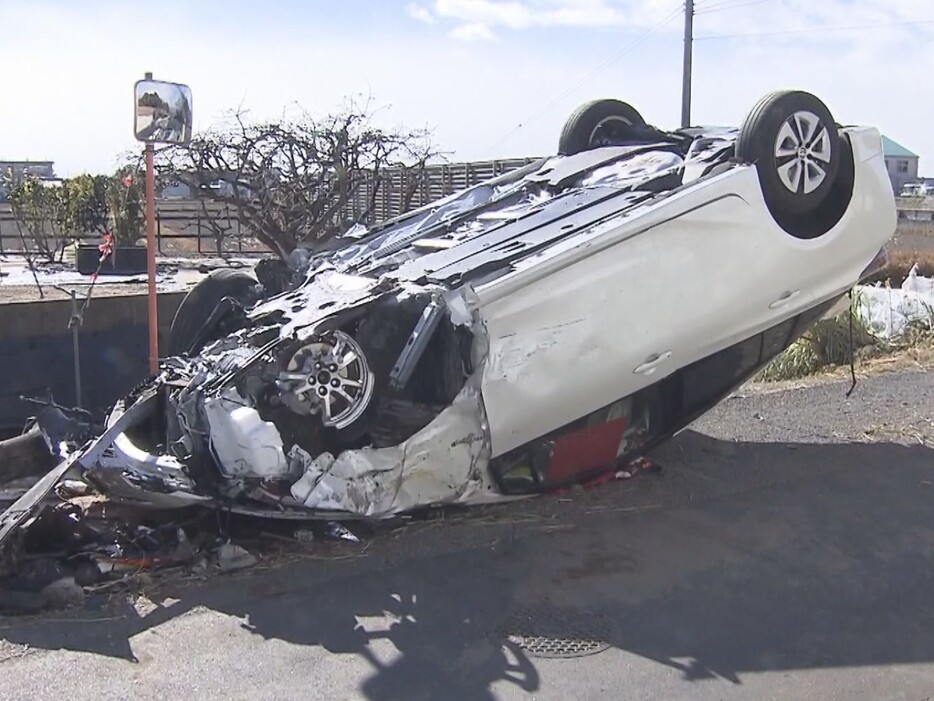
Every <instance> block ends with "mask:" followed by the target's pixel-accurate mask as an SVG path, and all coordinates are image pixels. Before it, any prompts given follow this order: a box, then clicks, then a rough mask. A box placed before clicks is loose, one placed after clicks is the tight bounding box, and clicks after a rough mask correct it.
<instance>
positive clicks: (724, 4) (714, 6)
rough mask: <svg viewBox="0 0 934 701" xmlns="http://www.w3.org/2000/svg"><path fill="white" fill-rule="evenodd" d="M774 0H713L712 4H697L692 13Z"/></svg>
mask: <svg viewBox="0 0 934 701" xmlns="http://www.w3.org/2000/svg"><path fill="white" fill-rule="evenodd" d="M773 1H774V0H746V1H745V2H715V3H713V4H712V5H708V4H706V3H705V4H703V5H698V8H697V10H695V12H694V14H698V15H701V14H707V13H708V12H720V11H722V10H735V9H737V8H740V7H749V6H750V5H761V4H763V3H766V2H773Z"/></svg>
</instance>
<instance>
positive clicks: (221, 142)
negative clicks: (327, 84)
mask: <svg viewBox="0 0 934 701" xmlns="http://www.w3.org/2000/svg"><path fill="white" fill-rule="evenodd" d="M370 105H371V102H370V101H369V100H367V101H365V103H364V104H363V105H360V104H357V103H356V102H354V101H348V103H347V106H346V107H345V108H344V109H342V110H341V111H340V112H337V113H333V114H330V115H327V116H325V117H322V118H317V119H316V118H313V117H311V116H309V115H308V114H305V113H303V114H302V115H301V117H300V118H298V119H294V120H286V119H283V120H280V121H267V122H260V123H249V122H247V121H246V120H245V119H244V115H243V113H241V112H235V113H234V114H233V115H232V118H231V119H230V121H229V123H228V124H227V125H225V126H222V127H220V128H215V129H213V130H210V131H208V132H206V133H203V134H201V135H197V136H196V137H195V138H193V139H192V140H191V142H190V143H188V144H186V145H184V146H175V147H171V148H167V149H165V150H163V151H162V152H160V154H159V158H158V160H157V169H158V171H159V175H160V177H162V178H166V179H172V180H176V181H180V182H183V183H185V184H186V185H188V186H189V187H190V188H191V189H192V190H193V191H194V192H195V193H197V194H199V195H200V196H201V198H202V209H203V213H204V214H205V219H206V220H207V221H208V222H209V226H210V227H211V230H212V233H214V235H215V237H216V238H217V239H218V249H219V250H220V244H221V239H222V238H224V237H225V236H227V235H228V234H229V233H230V228H231V227H230V223H229V219H227V218H221V217H218V216H216V213H215V216H211V213H210V212H209V211H208V204H209V203H222V204H223V205H225V207H229V208H230V211H231V212H232V214H233V216H234V217H235V220H236V221H237V222H238V224H239V226H238V229H239V230H241V231H248V232H250V233H252V234H253V235H255V236H256V237H257V238H258V239H259V240H260V241H261V242H262V243H264V244H265V245H267V246H269V248H271V249H272V250H273V251H275V252H277V253H278V254H279V256H281V257H282V258H283V259H284V258H287V257H288V255H289V253H291V251H292V250H294V249H295V248H296V247H297V246H299V245H306V246H308V247H309V248H316V247H318V246H320V245H322V244H324V243H325V242H326V241H327V240H328V239H331V238H333V237H334V236H335V235H336V234H337V233H339V231H340V230H341V225H342V223H343V222H341V214H342V212H343V210H344V209H345V207H346V206H347V205H348V203H349V202H351V200H352V199H353V198H354V197H355V195H357V194H358V193H359V192H360V191H361V189H362V188H366V190H364V192H368V193H369V198H368V203H367V207H366V211H364V212H363V215H362V216H361V217H359V219H360V220H362V221H364V222H366V221H367V220H368V219H369V215H370V213H371V212H372V208H373V206H374V204H375V201H376V193H377V192H378V190H379V187H380V184H381V182H382V178H383V176H384V174H385V173H386V172H387V171H399V172H402V173H405V174H406V175H409V176H410V180H411V181H414V182H416V183H417V181H418V176H419V175H420V174H421V173H422V172H423V171H424V168H425V166H426V164H427V163H428V162H429V161H430V160H432V159H435V158H437V157H439V156H440V153H439V152H437V151H436V150H435V149H434V148H433V146H432V144H431V141H430V138H429V133H428V132H427V131H426V130H408V129H402V128H395V129H384V128H381V127H379V126H376V124H375V123H374V120H373V111H372V110H371V108H370ZM413 194H414V190H413V191H412V192H410V193H406V195H405V198H406V202H411V198H412V195H413Z"/></svg>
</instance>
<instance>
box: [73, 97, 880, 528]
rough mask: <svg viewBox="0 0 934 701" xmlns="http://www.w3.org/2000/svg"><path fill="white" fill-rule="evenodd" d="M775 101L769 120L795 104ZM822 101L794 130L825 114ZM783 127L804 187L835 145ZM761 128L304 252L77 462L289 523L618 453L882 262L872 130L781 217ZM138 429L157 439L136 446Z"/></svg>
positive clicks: (501, 483) (514, 186)
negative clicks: (284, 277) (289, 274)
mask: <svg viewBox="0 0 934 701" xmlns="http://www.w3.org/2000/svg"><path fill="white" fill-rule="evenodd" d="M768 99H771V100H772V101H773V102H771V103H769V102H763V103H760V106H757V108H756V109H755V110H754V112H753V115H754V116H755V115H759V117H761V116H762V114H764V112H763V109H764V108H761V105H762V104H765V105H766V107H768V106H769V105H773V106H774V105H775V104H778V105H781V104H782V103H781V100H784V99H785V98H784V97H781V96H779V97H778V98H775V97H771V98H768ZM791 99H792V100H798V99H799V97H798V96H795V95H793V96H792V98H791ZM804 99H805V100H808V99H810V98H807V97H806V98H804ZM776 100H777V102H776ZM802 104H805V103H802ZM806 104H810V103H806ZM810 109H811V108H810V107H809V108H808V109H807V110H805V109H803V108H802V109H799V111H797V112H794V113H792V116H791V117H789V120H798V121H797V122H795V124H797V125H798V127H801V125H802V124H804V125H805V126H807V125H808V120H811V121H812V122H814V123H816V122H817V120H818V117H817V116H815V113H812V112H811V111H810ZM814 109H817V108H816V107H815V108H814ZM817 111H818V112H820V111H821V110H820V109H817ZM575 118H576V117H575ZM604 121H605V120H604ZM753 122H755V120H753ZM790 123H791V121H789V122H787V123H786V124H784V125H783V126H782V127H781V128H782V129H783V130H784V131H780V132H778V136H774V135H773V134H771V133H767V134H766V136H767V137H768V138H767V139H766V140H765V141H762V143H764V144H765V147H767V148H768V149H774V152H775V157H776V158H775V163H776V164H780V161H781V163H786V162H787V163H790V162H791V161H790V160H789V159H791V160H794V159H797V162H798V163H800V164H801V165H800V170H798V171H796V170H793V168H794V167H795V163H791V165H783V166H781V167H783V168H789V170H786V171H785V175H790V176H791V177H790V179H789V181H791V180H793V179H794V176H795V175H796V174H798V175H800V178H799V180H798V181H796V182H798V187H799V191H798V192H799V193H804V194H803V195H802V197H803V198H805V199H806V198H807V197H808V193H813V192H815V191H816V188H818V187H823V185H821V182H822V178H821V177H820V174H822V173H824V170H821V169H820V168H817V169H815V168H811V169H810V170H808V168H809V167H810V164H812V163H817V164H818V166H821V164H822V163H824V162H823V161H819V160H818V161H813V158H818V159H820V158H826V159H828V161H827V163H829V159H830V157H831V156H830V155H829V154H830V153H831V152H830V150H829V149H830V147H829V146H828V143H830V142H829V141H826V142H823V143H817V141H818V140H819V139H820V138H826V137H821V136H820V134H819V133H817V132H812V133H811V136H812V137H813V138H811V137H809V136H808V130H807V129H805V128H803V127H801V128H802V132H801V133H802V143H803V144H804V145H803V146H801V147H800V148H797V147H796V148H797V150H794V149H792V150H789V148H790V147H789V146H788V144H787V143H785V141H786V140H787V139H786V136H787V133H788V127H787V124H790ZM601 124H602V122H601ZM626 125H627V126H631V125H629V123H628V122H626ZM762 125H765V126H762ZM817 126H818V127H820V124H818V125H817ZM798 127H795V128H798ZM811 127H813V124H811ZM767 128H773V129H777V126H775V125H773V126H771V127H770V126H769V123H768V120H765V121H762V120H761V119H760V121H759V123H758V126H755V125H754V127H748V125H744V128H743V130H742V131H741V132H739V135H740V136H739V140H737V132H736V131H732V132H731V131H729V130H722V129H720V130H703V129H696V130H693V131H691V132H686V131H682V132H668V133H666V132H660V131H658V130H654V128H650V129H648V130H647V131H646V132H645V133H644V134H643V135H642V136H640V137H639V139H641V140H639V139H636V140H635V142H632V143H624V144H622V145H620V144H616V145H613V144H610V145H606V146H599V145H598V146H595V147H592V148H587V149H585V150H582V151H579V152H577V153H574V154H573V155H559V156H555V157H554V158H550V159H543V160H542V161H540V162H537V163H535V164H532V165H530V166H528V167H526V168H523V169H520V170H519V171H516V172H514V173H511V174H507V175H506V176H500V177H499V178H496V179H494V180H492V181H489V182H487V183H483V184H481V185H478V186H475V187H472V188H469V189H468V190H465V191H462V192H459V193H455V194H454V195H451V196H449V197H446V198H444V199H443V200H441V201H439V202H435V203H432V204H431V205H429V206H426V207H423V208H421V209H418V210H416V211H413V212H410V213H407V214H405V215H403V216H401V217H399V218H397V219H396V220H393V221H390V222H386V223H384V224H382V225H381V226H379V227H376V228H374V229H373V230H372V231H369V232H366V233H364V234H361V233H360V232H359V227H355V228H354V230H353V233H354V236H353V237H352V239H349V240H350V241H351V243H349V244H348V245H347V246H345V247H343V248H340V249H338V250H336V251H333V252H327V253H324V254H320V255H317V256H313V257H312V258H311V260H310V261H309V260H307V258H306V263H307V265H308V269H307V272H305V273H304V277H303V280H302V282H301V283H300V284H298V285H297V286H296V287H294V288H293V289H288V290H285V291H283V292H282V293H280V294H275V295H273V296H271V297H269V298H268V299H266V300H264V301H261V302H259V303H258V304H255V305H251V306H248V307H247V308H246V309H245V310H241V311H240V312H235V313H234V312H231V314H234V316H235V317H236V328H237V330H236V331H234V332H232V333H229V334H227V335H220V336H217V335H215V337H213V338H207V339H204V340H203V341H198V342H197V343H195V344H194V345H192V349H193V351H192V353H191V355H190V357H184V356H179V357H173V358H169V359H168V360H166V361H165V362H163V364H162V371H161V374H160V375H159V377H157V378H156V379H155V380H154V381H153V382H151V383H150V385H149V387H148V388H145V389H143V390H141V391H139V392H136V393H135V394H134V395H132V396H131V397H129V398H128V399H126V400H124V401H121V402H119V403H118V404H117V405H116V407H115V408H114V410H113V411H112V413H111V415H110V418H109V421H108V431H107V432H106V433H105V434H104V437H102V438H101V439H99V441H100V440H104V441H105V443H106V445H104V446H103V447H101V445H100V444H99V443H97V444H95V445H93V446H90V447H88V448H86V449H85V451H84V452H83V453H82V455H79V456H77V457H76V458H75V459H76V460H77V462H78V463H79V464H81V465H82V466H83V468H84V469H85V473H86V475H87V477H88V479H90V480H91V481H92V482H94V483H95V484H96V485H97V486H98V487H99V488H101V489H102V490H103V491H105V492H107V493H109V494H110V495H111V496H112V497H115V498H116V497H121V498H128V499H134V500H136V501H137V502H140V503H146V502H147V501H148V502H151V503H153V504H157V505H159V506H167V505H170V504H178V505H186V504H191V503H199V504H213V505H222V506H223V508H226V509H230V510H233V511H241V512H244V513H259V514H263V515H267V516H280V517H287V518H336V517H350V518H361V517H372V518H383V517H388V516H392V515H395V514H398V513H401V512H405V511H410V510H412V509H417V508H420V507H425V506H430V505H437V504H451V503H483V502H489V501H498V500H503V499H510V498H516V497H521V496H526V495H529V494H533V493H537V492H541V491H546V490H548V489H552V488H554V487H556V486H561V485H564V484H567V483H571V482H575V481H581V480H584V479H588V478H589V477H590V476H592V475H594V474H598V473H600V472H605V471H606V470H609V469H614V466H615V465H616V464H618V462H619V461H621V460H627V459H631V458H633V457H636V456H638V455H641V454H642V453H643V452H644V451H645V450H647V449H649V448H651V447H652V446H653V445H656V444H657V443H658V442H660V441H662V440H664V439H665V438H666V437H668V436H670V435H672V434H673V433H676V432H677V431H678V430H681V429H682V428H684V427H685V426H686V425H687V424H689V423H690V422H691V421H692V420H693V419H694V418H696V416H698V415H700V414H702V413H703V412H704V411H706V410H708V409H710V408H711V407H712V406H713V405H714V404H716V402H717V401H719V400H720V399H722V398H723V397H724V396H726V395H727V394H728V392H729V391H730V390H731V389H732V388H733V387H735V385H736V384H738V383H741V382H742V381H744V380H745V379H748V377H750V376H751V375H752V374H753V373H754V372H755V371H756V370H758V369H759V368H760V367H762V366H763V365H764V364H766V363H767V362H768V361H770V360H771V359H772V358H774V357H775V356H776V355H777V354H778V353H779V352H781V351H782V350H783V349H784V348H786V347H787V346H788V345H789V344H790V343H791V342H792V341H793V340H794V338H796V337H798V336H800V334H801V333H803V332H804V331H805V330H806V329H807V328H808V326H809V325H810V324H811V323H813V322H814V321H816V320H817V318H819V317H820V315H822V314H825V313H827V312H828V311H829V310H830V309H831V308H832V307H833V306H834V304H835V303H836V302H838V301H839V299H840V298H841V297H842V296H843V295H845V293H846V292H847V291H848V290H850V289H851V288H852V287H853V286H854V285H856V284H857V283H858V282H860V281H861V279H863V278H864V277H865V275H867V274H868V273H869V272H870V271H871V270H873V269H874V266H876V267H878V265H879V262H880V260H883V259H884V257H885V256H884V246H885V244H886V242H887V241H888V240H889V239H890V238H891V237H892V235H893V234H894V231H895V224H896V212H895V201H894V196H893V193H892V188H891V185H890V184H889V180H888V176H887V174H886V169H885V163H884V159H883V154H882V143H881V136H880V134H879V132H878V131H877V130H876V129H874V128H871V127H847V128H844V129H841V130H839V148H840V149H841V150H842V155H839V154H838V153H837V151H836V150H834V151H833V155H834V158H838V159H839V162H840V163H841V164H842V165H840V166H839V170H838V171H837V170H835V171H834V173H835V174H834V176H833V177H834V178H835V180H833V183H832V188H831V193H830V194H829V195H827V196H826V197H825V200H826V204H824V205H821V207H820V208H818V209H816V210H814V212H813V215H811V214H802V212H800V211H795V212H794V213H793V214H788V213H787V212H784V211H779V210H778V209H776V205H775V201H776V200H774V198H773V199H771V200H770V199H769V198H770V197H773V195H768V196H767V192H766V187H765V185H764V184H763V183H764V182H765V180H763V178H764V177H765V176H764V175H763V173H764V171H763V170H762V169H763V168H766V167H768V164H767V163H766V164H765V165H763V163H764V162H765V161H763V163H754V162H750V161H749V159H748V158H747V159H745V160H744V159H743V158H739V157H734V156H732V155H731V154H733V153H734V151H735V152H740V151H742V152H743V153H745V152H747V151H748V150H749V149H750V148H751V147H750V146H749V144H750V143H753V146H755V145H756V143H755V139H752V137H750V133H751V134H752V135H753V136H756V134H757V132H756V131H755V130H756V129H759V132H762V130H764V129H767ZM815 128H816V127H815ZM594 133H596V132H594ZM640 133H641V132H640ZM814 134H817V135H816V136H815V135H814ZM809 139H810V141H809ZM744 140H745V141H744ZM760 141H761V139H760ZM806 142H809V143H806ZM688 144H690V145H689V146H688ZM833 144H834V145H833V149H837V148H838V145H837V142H833ZM812 146H813V148H812ZM785 152H787V153H790V154H792V156H789V157H788V158H784V157H783V154H784V153H785ZM769 153H771V151H768V152H767V155H768V154H769ZM812 156H813V158H812ZM782 158H784V160H781V159H782ZM809 159H812V160H809ZM765 160H766V161H767V160H768V159H767V158H766V159H765ZM827 163H824V165H827ZM821 167H823V166H821ZM832 170H833V169H831V168H830V167H829V166H827V168H826V172H827V173H830V172H831V171H832ZM837 173H839V174H837ZM828 177H830V176H828ZM806 178H812V180H813V181H807V182H806V183H805V185H801V184H800V183H801V182H802V181H803V180H802V179H806ZM786 179H787V178H786ZM826 184H830V180H828V181H827V183H826ZM770 187H771V186H770ZM778 187H779V188H781V187H782V186H781V185H778ZM809 188H810V189H809ZM779 194H780V195H782V196H783V197H785V199H786V200H787V199H788V197H789V196H790V193H783V194H782V193H781V192H779ZM791 194H793V195H794V197H797V196H798V195H797V194H794V193H791ZM821 201H824V200H821ZM776 212H778V213H776ZM795 217H797V218H795ZM880 253H881V254H882V255H881V256H880ZM218 309H219V307H218ZM214 311H215V313H216V312H217V309H215V310H214ZM225 313H226V312H225ZM237 314H239V316H236V315H237ZM214 316H216V314H214V315H212V319H213V318H214ZM208 321H210V320H208ZM212 323H215V322H212ZM210 329H211V326H210V324H208V323H207V322H205V325H204V331H203V333H208V332H209V331H210ZM160 395H161V396H162V398H163V403H162V406H164V407H165V416H164V417H160V416H159V415H158V414H157V412H156V406H157V403H158V400H157V397H158V396H160ZM147 422H148V423H147ZM143 424H146V425H148V426H149V428H150V430H149V431H148V434H149V435H163V436H165V439H164V441H162V445H161V446H150V447H148V448H147V447H145V446H141V445H138V442H139V441H138V440H137V439H135V438H132V439H131V438H130V433H129V432H127V428H126V427H127V426H140V425H143ZM137 433H138V431H137ZM206 471H208V472H210V473H211V474H212V475H213V476H212V478H211V479H210V480H204V479H202V478H201V477H199V475H204V474H205V472H206ZM154 484H155V485H158V488H155V489H154V488H153V485H154Z"/></svg>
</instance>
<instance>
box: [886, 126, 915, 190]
mask: <svg viewBox="0 0 934 701" xmlns="http://www.w3.org/2000/svg"><path fill="white" fill-rule="evenodd" d="M882 154H883V156H885V169H886V170H887V171H888V172H889V180H891V181H892V189H893V190H894V191H895V194H896V195H897V194H899V193H900V192H901V191H902V188H903V187H904V186H905V185H906V184H907V183H913V182H917V180H918V154H916V153H912V152H911V151H909V150H908V149H907V148H905V147H904V146H902V145H901V144H899V143H896V142H895V141H892V139H890V138H889V137H887V136H883V137H882Z"/></svg>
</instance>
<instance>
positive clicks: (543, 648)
mask: <svg viewBox="0 0 934 701" xmlns="http://www.w3.org/2000/svg"><path fill="white" fill-rule="evenodd" d="M496 633H497V636H498V637H499V638H500V639H501V640H508V641H509V642H511V643H513V644H514V645H517V646H518V647H520V648H521V649H523V650H525V651H526V652H528V653H529V654H530V655H532V656H533V657H551V658H568V657H584V656H586V655H594V654H596V653H598V652H603V651H604V650H606V649H607V648H608V647H610V644H609V643H608V642H607V640H608V639H609V638H610V629H609V626H608V625H607V623H606V622H605V618H603V617H600V616H597V615H596V614H594V613H591V612H589V611H582V610H578V609H568V608H558V607H556V606H552V605H549V604H541V605H538V606H523V607H521V608H519V609H517V610H516V611H514V612H513V613H512V614H511V615H510V616H509V617H508V618H507V619H506V620H505V621H503V622H502V623H501V624H500V625H499V626H498V627H497V629H496Z"/></svg>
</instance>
